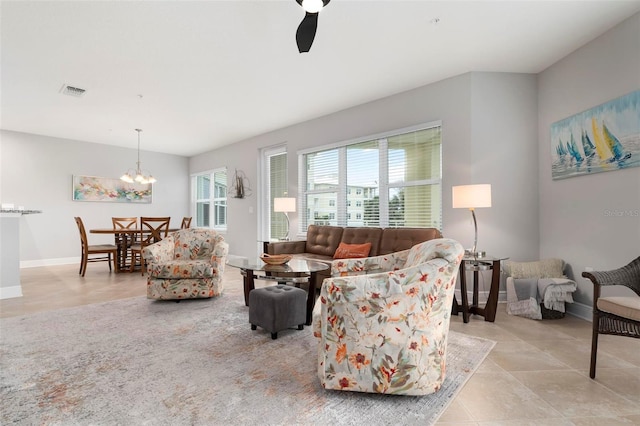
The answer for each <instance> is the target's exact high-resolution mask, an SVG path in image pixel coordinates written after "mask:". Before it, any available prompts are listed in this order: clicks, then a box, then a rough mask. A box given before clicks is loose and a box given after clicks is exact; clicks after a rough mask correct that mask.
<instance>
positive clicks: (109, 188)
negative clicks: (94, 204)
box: [73, 176, 152, 204]
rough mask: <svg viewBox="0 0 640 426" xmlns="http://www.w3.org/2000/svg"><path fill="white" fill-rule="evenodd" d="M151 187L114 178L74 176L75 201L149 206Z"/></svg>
mask: <svg viewBox="0 0 640 426" xmlns="http://www.w3.org/2000/svg"><path fill="white" fill-rule="evenodd" d="M151 185H152V184H150V183H148V184H144V185H143V184H140V183H135V182H134V183H127V182H123V181H121V180H120V179H114V178H103V177H96V176H73V201H101V202H110V203H139V204H149V203H151V194H152V186H151Z"/></svg>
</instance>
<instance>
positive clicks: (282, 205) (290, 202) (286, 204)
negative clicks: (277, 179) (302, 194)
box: [273, 197, 296, 241]
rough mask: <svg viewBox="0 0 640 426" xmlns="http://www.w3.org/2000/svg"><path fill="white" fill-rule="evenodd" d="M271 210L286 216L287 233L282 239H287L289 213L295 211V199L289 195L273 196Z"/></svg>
mask: <svg viewBox="0 0 640 426" xmlns="http://www.w3.org/2000/svg"><path fill="white" fill-rule="evenodd" d="M273 211H274V212H276V213H284V217H286V218H287V233H286V235H285V236H284V238H283V240H285V241H288V240H289V213H293V212H295V211H296V199H295V198H290V197H282V198H274V199H273Z"/></svg>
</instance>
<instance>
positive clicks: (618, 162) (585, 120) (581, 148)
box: [551, 90, 640, 179]
mask: <svg viewBox="0 0 640 426" xmlns="http://www.w3.org/2000/svg"><path fill="white" fill-rule="evenodd" d="M551 159H552V162H551V175H552V178H553V179H565V178H569V177H573V176H580V175H584V174H589V173H598V172H608V171H614V170H620V169H624V168H628V167H638V166H640V90H636V91H635V92H632V93H629V94H628V95H624V96H621V97H619V98H616V99H614V100H612V101H609V102H606V103H604V104H601V105H598V106H596V107H593V108H591V109H588V110H586V111H583V112H581V113H579V114H576V115H574V116H571V117H568V118H565V119H564V120H560V121H558V122H556V123H553V124H552V125H551Z"/></svg>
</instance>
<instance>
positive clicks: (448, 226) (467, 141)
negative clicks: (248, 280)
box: [190, 73, 538, 260]
mask: <svg viewBox="0 0 640 426" xmlns="http://www.w3.org/2000/svg"><path fill="white" fill-rule="evenodd" d="M536 93H537V92H536V77H535V76H534V75H528V74H506V73H471V74H465V75H461V76H457V77H454V78H450V79H447V80H443V81H440V82H437V83H434V84H430V85H428V86H423V87H419V88H417V89H414V90H410V91H408V92H404V93H400V94H397V95H394V96H390V97H388V98H384V99H380V100H377V101H374V102H370V103H367V104H364V105H360V106H356V107H353V108H349V109H347V110H343V111H339V112H336V113H334V114H330V115H327V116H325V117H321V118H318V119H315V120H311V121H308V122H305V123H300V124H297V125H294V126H290V127H287V128H283V129H279V130H276V131H273V132H270V133H267V134H264V135H260V136H257V137H255V138H252V139H249V140H245V141H242V142H239V143H236V144H233V145H230V146H227V147H224V148H221V149H217V150H214V151H211V152H208V153H205V154H202V155H198V156H195V157H192V158H191V160H190V171H191V173H195V172H200V171H204V170H210V169H212V168H215V167H221V166H227V167H228V169H229V173H230V174H231V173H233V171H234V169H235V168H238V169H240V170H242V171H244V172H245V173H246V174H247V176H248V177H249V180H250V181H251V185H252V187H253V188H254V194H253V195H252V196H251V197H249V198H246V199H242V200H237V199H230V200H229V214H228V217H229V224H228V231H227V234H226V240H227V241H228V242H229V245H230V251H231V253H232V254H234V255H240V256H255V255H256V254H257V252H258V251H259V246H258V244H257V241H258V240H259V239H260V238H259V236H258V217H257V212H258V202H257V200H258V196H257V193H256V191H255V189H257V186H258V172H257V168H258V166H257V165H258V161H259V158H258V157H259V150H260V149H261V148H264V147H268V146H272V145H277V144H282V143H286V145H287V149H288V152H289V188H290V191H289V195H291V196H296V195H297V182H298V164H297V152H298V151H300V150H303V149H306V148H310V147H316V146H322V145H326V144H330V143H335V142H340V141H346V140H350V139H354V138H359V137H363V136H368V135H373V134H376V133H380V132H384V131H389V130H393V129H400V128H403V127H407V126H412V125H416V124H420V123H426V122H431V121H435V120H442V127H443V155H442V157H443V205H444V209H443V233H444V235H445V236H448V237H451V238H454V239H457V240H459V241H460V242H461V243H462V244H463V245H464V246H466V247H471V245H472V244H473V223H472V221H471V214H470V213H469V211H468V210H462V209H456V210H454V209H452V208H451V187H452V186H453V185H460V184H469V183H490V184H492V186H493V207H492V208H490V209H480V210H478V211H477V216H478V222H479V224H478V227H479V237H478V239H479V245H480V247H481V248H482V249H483V250H487V251H488V252H489V253H490V254H495V255H500V256H506V257H517V258H519V259H522V260H527V259H529V260H530V259H535V258H536V256H537V253H538V211H537V207H536V206H537V161H538V158H537V155H536V141H537V127H536V123H537V115H536V114H537V107H536V106H537V100H536V96H537V94H536ZM251 211H253V213H251ZM291 219H292V221H291V222H292V223H291V226H292V229H297V224H298V221H297V213H296V214H292V215H291Z"/></svg>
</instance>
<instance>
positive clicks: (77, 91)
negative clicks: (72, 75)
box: [60, 84, 86, 98]
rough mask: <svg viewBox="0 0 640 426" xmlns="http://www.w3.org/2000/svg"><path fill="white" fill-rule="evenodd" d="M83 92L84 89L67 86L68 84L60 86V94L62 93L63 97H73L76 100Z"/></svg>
mask: <svg viewBox="0 0 640 426" xmlns="http://www.w3.org/2000/svg"><path fill="white" fill-rule="evenodd" d="M84 92H86V90H85V89H81V88H79V87H74V86H69V85H68V84H64V85H62V89H60V93H62V94H63V95H69V96H75V97H76V98H79V97H81V96H82V95H84Z"/></svg>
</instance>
